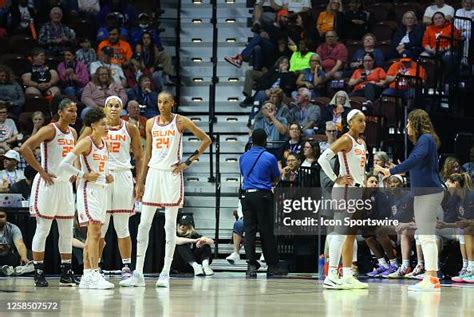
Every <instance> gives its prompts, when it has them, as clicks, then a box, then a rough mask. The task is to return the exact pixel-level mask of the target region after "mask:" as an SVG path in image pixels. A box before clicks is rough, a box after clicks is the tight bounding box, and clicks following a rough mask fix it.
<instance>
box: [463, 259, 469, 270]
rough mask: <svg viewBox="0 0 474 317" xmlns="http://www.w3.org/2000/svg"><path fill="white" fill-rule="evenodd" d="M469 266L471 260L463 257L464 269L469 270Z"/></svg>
mask: <svg viewBox="0 0 474 317" xmlns="http://www.w3.org/2000/svg"><path fill="white" fill-rule="evenodd" d="M468 266H469V261H468V260H467V259H462V268H463V270H467V267H468Z"/></svg>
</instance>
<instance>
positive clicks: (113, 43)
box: [97, 28, 133, 66]
mask: <svg viewBox="0 0 474 317" xmlns="http://www.w3.org/2000/svg"><path fill="white" fill-rule="evenodd" d="M119 34H120V33H119V29H118V28H112V29H110V30H109V38H108V39H106V40H103V41H102V42H100V44H99V47H98V48H97V55H99V52H101V50H102V48H103V47H105V46H109V47H111V48H112V49H113V50H114V51H113V55H112V59H111V61H110V62H111V63H112V64H116V65H119V66H122V65H123V64H125V63H127V62H128V61H130V59H131V58H132V55H133V51H132V48H131V47H130V44H128V43H127V42H126V41H124V40H121V39H120V38H119Z"/></svg>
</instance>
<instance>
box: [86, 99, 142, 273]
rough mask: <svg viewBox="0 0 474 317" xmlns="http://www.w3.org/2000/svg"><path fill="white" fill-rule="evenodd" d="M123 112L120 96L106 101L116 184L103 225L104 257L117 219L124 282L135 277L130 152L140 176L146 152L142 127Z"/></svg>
mask: <svg viewBox="0 0 474 317" xmlns="http://www.w3.org/2000/svg"><path fill="white" fill-rule="evenodd" d="M122 110H123V104H122V100H121V99H120V98H119V97H117V96H110V97H108V98H107V99H106V100H105V108H104V111H105V115H106V122H107V126H108V130H109V132H108V134H107V137H106V140H107V145H108V149H109V162H108V166H109V171H110V174H111V175H112V177H113V179H114V182H113V183H112V184H110V185H109V186H108V190H107V196H108V199H107V200H108V201H107V206H108V207H107V216H106V218H105V224H104V225H103V226H102V232H101V240H100V256H99V259H100V258H101V257H102V251H103V248H104V238H105V235H106V233H107V229H108V228H109V224H110V218H111V217H112V216H113V219H114V228H115V233H116V234H117V238H118V246H119V251H120V256H121V257H122V263H123V268H122V279H124V278H129V277H130V276H131V271H130V268H129V266H130V264H131V263H132V239H131V238H130V231H129V229H128V220H129V217H130V215H132V214H133V213H134V204H135V195H134V192H133V189H134V185H133V176H132V164H131V157H130V150H131V151H132V152H133V157H134V159H135V166H136V175H140V174H141V171H142V168H143V150H142V147H141V143H140V131H139V130H138V128H137V127H136V126H135V125H133V124H129V123H128V122H126V121H124V120H121V119H120V113H121V112H122ZM91 133H92V129H91V128H89V127H86V128H85V129H84V131H83V132H82V134H81V136H80V137H79V140H81V139H83V138H85V137H87V136H89V135H90V134H91Z"/></svg>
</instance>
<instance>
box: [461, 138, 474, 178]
mask: <svg viewBox="0 0 474 317" xmlns="http://www.w3.org/2000/svg"><path fill="white" fill-rule="evenodd" d="M462 168H463V170H464V171H465V172H466V173H468V174H469V175H470V176H471V178H472V179H474V145H473V146H471V149H470V150H469V162H467V163H465V164H464V165H463V166H462Z"/></svg>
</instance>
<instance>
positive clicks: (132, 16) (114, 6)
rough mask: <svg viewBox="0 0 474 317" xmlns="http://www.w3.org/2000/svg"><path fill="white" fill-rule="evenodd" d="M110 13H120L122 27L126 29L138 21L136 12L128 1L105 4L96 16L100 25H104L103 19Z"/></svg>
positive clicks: (114, 0)
mask: <svg viewBox="0 0 474 317" xmlns="http://www.w3.org/2000/svg"><path fill="white" fill-rule="evenodd" d="M110 12H120V13H121V19H122V21H123V25H124V26H125V27H126V28H130V27H131V26H133V25H135V24H136V21H137V20H138V19H137V10H136V8H135V7H134V6H133V5H132V4H130V3H129V1H128V0H111V1H108V2H107V3H105V4H104V5H103V6H102V7H101V9H100V12H99V14H98V15H97V20H98V21H99V23H100V25H105V18H106V17H107V15H108V14H109V13H110Z"/></svg>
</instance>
